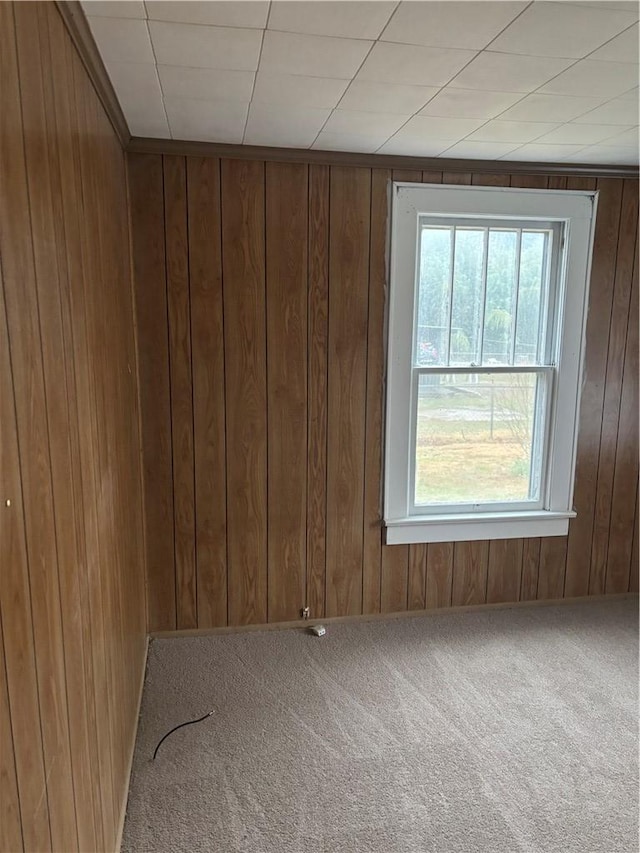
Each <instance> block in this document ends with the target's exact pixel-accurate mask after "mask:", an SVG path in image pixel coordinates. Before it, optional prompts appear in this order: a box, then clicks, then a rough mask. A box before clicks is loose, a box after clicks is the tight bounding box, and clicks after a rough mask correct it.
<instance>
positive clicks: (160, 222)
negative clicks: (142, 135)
mask: <svg viewBox="0 0 640 853" xmlns="http://www.w3.org/2000/svg"><path fill="white" fill-rule="evenodd" d="M128 168H129V192H130V206H131V224H132V263H133V274H134V276H135V280H136V317H137V324H138V348H139V358H140V405H141V409H142V418H141V420H142V459H143V468H144V489H145V512H146V518H147V528H148V530H149V532H150V535H148V536H147V537H146V545H147V553H146V564H147V579H148V583H147V586H148V592H147V599H148V608H149V628H150V630H152V631H169V630H171V629H172V628H175V627H176V592H175V571H174V558H173V554H174V539H173V472H172V464H171V398H170V391H169V343H168V328H169V321H168V316H167V290H166V270H165V238H164V189H163V187H164V179H163V174H162V157H160V156H151V157H148V156H145V155H140V154H131V155H129V157H128ZM210 239H211V240H213V239H215V238H214V237H213V236H212V237H211V238H210ZM196 251H197V250H196Z"/></svg>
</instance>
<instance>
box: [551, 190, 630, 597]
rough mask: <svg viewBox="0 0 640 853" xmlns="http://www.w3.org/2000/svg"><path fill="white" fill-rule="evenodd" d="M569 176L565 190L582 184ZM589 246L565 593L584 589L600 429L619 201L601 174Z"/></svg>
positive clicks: (584, 591)
mask: <svg viewBox="0 0 640 853" xmlns="http://www.w3.org/2000/svg"><path fill="white" fill-rule="evenodd" d="M585 183H586V182H585V181H584V180H582V181H578V179H576V178H572V179H571V180H569V181H568V182H567V185H568V188H569V189H586V188H588V187H587V186H585ZM597 189H598V191H599V193H600V197H599V201H598V214H597V222H596V230H595V240H594V249H593V264H592V271H591V288H590V294H589V313H588V316H587V332H586V340H587V344H586V352H585V365H584V383H583V388H582V400H581V404H580V432H579V436H578V452H577V461H576V478H575V499H574V506H575V509H576V511H577V513H578V515H577V517H576V518H574V519H572V520H571V524H570V525H569V539H568V542H567V566H566V580H565V587H564V589H565V595H567V596H576V595H586V594H587V593H588V591H589V572H588V571H587V569H586V567H587V566H590V565H591V545H592V536H593V520H594V509H595V498H596V486H597V476H598V458H599V454H600V437H601V428H602V405H603V398H604V381H605V376H606V364H607V350H608V333H609V323H610V318H611V304H612V298H613V289H614V280H615V261H616V251H617V243H618V229H619V223H620V205H621V201H622V189H623V186H622V181H615V180H611V179H606V178H605V179H602V180H599V181H598V182H597Z"/></svg>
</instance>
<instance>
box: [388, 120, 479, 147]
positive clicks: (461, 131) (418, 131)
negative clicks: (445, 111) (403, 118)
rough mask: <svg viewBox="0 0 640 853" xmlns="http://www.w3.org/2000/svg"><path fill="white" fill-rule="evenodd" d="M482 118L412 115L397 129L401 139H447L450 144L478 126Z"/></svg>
mask: <svg viewBox="0 0 640 853" xmlns="http://www.w3.org/2000/svg"><path fill="white" fill-rule="evenodd" d="M482 122H483V119H476V118H438V117H436V116H420V115H419V116H414V117H413V118H411V119H409V121H408V122H407V123H406V124H405V126H404V127H403V128H402V129H401V130H400V131H398V134H397V135H399V136H401V137H402V138H403V139H408V138H410V137H415V138H419V139H426V140H439V139H449V140H451V141H450V143H449V144H450V145H453V143H454V142H458V140H460V139H462V138H463V137H465V136H467V134H469V133H471V132H472V131H474V130H475V129H476V128H478V127H479V126H480V125H481V124H482Z"/></svg>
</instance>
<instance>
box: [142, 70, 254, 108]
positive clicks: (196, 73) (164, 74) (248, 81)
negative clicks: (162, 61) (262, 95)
mask: <svg viewBox="0 0 640 853" xmlns="http://www.w3.org/2000/svg"><path fill="white" fill-rule="evenodd" d="M158 74H159V76H160V83H161V84H162V91H163V93H164V96H165V97H166V98H201V99H203V100H209V101H215V100H222V101H243V102H244V103H249V101H250V100H251V92H252V91H253V81H254V79H255V74H254V72H253V71H229V70H227V69H224V68H218V69H214V68H184V67H182V66H178V65H159V66H158Z"/></svg>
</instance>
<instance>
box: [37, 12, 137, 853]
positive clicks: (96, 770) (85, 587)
mask: <svg viewBox="0 0 640 853" xmlns="http://www.w3.org/2000/svg"><path fill="white" fill-rule="evenodd" d="M42 8H43V9H44V8H46V7H42ZM47 17H48V30H49V42H50V51H49V53H48V60H49V61H50V63H51V73H50V74H48V75H47V74H45V75H44V79H45V84H46V82H47V81H48V82H49V83H50V85H51V89H52V92H51V94H50V98H51V100H50V103H49V108H50V119H49V124H48V126H49V129H50V130H52V129H54V128H55V140H56V146H55V147H56V148H57V156H58V169H59V175H60V184H59V188H58V187H57V188H56V190H55V191H54V193H53V195H54V198H56V196H57V197H58V201H59V203H60V206H61V209H58V210H56V213H55V219H56V223H57V225H58V227H60V225H62V226H63V227H62V232H63V234H62V239H60V236H58V238H57V249H58V256H59V258H60V263H61V275H60V276H59V281H60V304H61V313H62V327H63V329H62V336H63V340H64V347H65V370H66V386H67V400H68V411H69V422H68V426H69V442H70V451H71V459H70V471H69V474H70V477H71V482H72V491H73V500H74V503H75V511H74V519H73V524H74V530H75V536H76V542H77V553H78V558H77V559H78V564H79V569H80V570H79V571H77V572H75V573H74V575H73V577H74V580H75V582H76V583H77V589H76V590H75V591H74V593H75V595H76V596H77V597H78V600H79V602H80V606H79V608H77V610H78V612H79V615H80V621H81V640H80V647H81V649H82V664H83V667H84V673H83V675H84V694H83V696H84V712H85V715H84V720H83V725H84V726H86V730H87V738H88V743H87V747H86V748H87V750H88V762H89V772H90V781H89V782H88V787H87V791H86V792H84V795H85V796H90V797H91V800H92V806H93V819H94V832H95V845H96V847H97V848H99V847H100V846H103V847H104V845H105V835H104V810H103V805H102V794H103V784H102V777H101V773H100V761H99V754H98V735H97V729H98V720H97V714H96V690H95V674H94V660H93V651H92V649H93V637H92V620H91V613H90V606H89V580H88V570H89V567H90V565H91V560H90V553H89V551H88V547H87V542H88V539H89V536H88V534H87V530H86V527H87V520H86V516H87V515H90V513H87V512H86V509H87V504H86V503H85V494H84V488H83V477H82V441H81V424H80V418H79V406H80V394H79V388H80V387H81V383H80V382H79V381H78V378H77V373H78V368H77V365H76V362H77V350H76V346H77V341H78V339H79V338H80V335H79V334H78V332H77V323H76V321H75V316H74V296H73V286H72V283H73V282H78V281H81V280H82V275H83V265H82V250H81V245H80V242H79V241H78V239H77V233H78V230H79V226H78V207H79V204H78V201H79V199H78V192H77V182H78V175H77V174H76V166H75V165H74V164H75V163H77V160H74V149H73V142H72V138H74V134H72V132H71V127H72V112H73V111H74V104H73V101H74V98H73V74H72V70H71V65H72V62H71V56H72V46H71V44H70V42H69V40H68V38H67V35H66V32H65V29H64V25H63V24H62V21H61V20H60V18H59V16H58V15H48V16H47ZM74 329H75V330H76V331H75V332H74ZM92 506H93V504H89V507H92ZM80 507H82V508H83V511H80ZM91 524H92V526H95V517H94V516H92V521H91ZM140 574H141V573H139V575H140ZM76 689H77V688H76ZM71 710H73V707H72V709H71ZM70 722H71V725H72V726H73V725H74V724H75V723H74V720H73V718H70ZM79 728H80V727H79ZM82 784H83V783H82V782H81V783H80V786H82ZM80 832H82V830H80Z"/></svg>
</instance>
